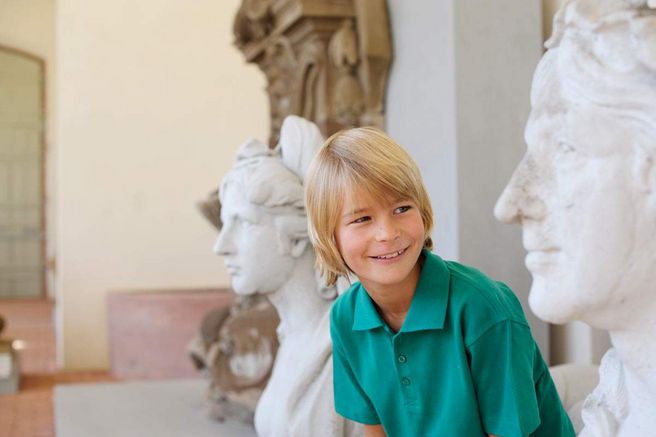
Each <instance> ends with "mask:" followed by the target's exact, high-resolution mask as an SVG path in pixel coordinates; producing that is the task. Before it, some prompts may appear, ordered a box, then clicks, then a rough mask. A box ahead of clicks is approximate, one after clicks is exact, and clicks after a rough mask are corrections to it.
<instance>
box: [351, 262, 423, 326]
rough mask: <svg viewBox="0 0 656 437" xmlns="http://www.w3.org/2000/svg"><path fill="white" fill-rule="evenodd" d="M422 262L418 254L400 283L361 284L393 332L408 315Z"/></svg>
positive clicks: (401, 324)
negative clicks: (406, 275) (391, 284)
mask: <svg viewBox="0 0 656 437" xmlns="http://www.w3.org/2000/svg"><path fill="white" fill-rule="evenodd" d="M422 264H423V263H422V257H421V256H420V257H419V259H418V260H417V263H416V264H415V267H414V268H413V269H412V272H411V273H410V274H409V275H408V279H407V280H406V281H404V283H402V284H398V285H394V286H381V285H373V286H372V285H368V284H366V283H363V284H362V285H363V286H364V288H365V289H366V290H367V294H369V297H371V300H373V301H374V303H375V305H376V309H377V310H378V314H379V315H380V317H381V318H382V319H383V320H384V321H385V323H387V325H388V326H389V327H390V328H391V329H392V331H394V332H398V331H399V330H400V329H401V326H403V322H404V321H405V318H406V316H407V315H408V310H410V305H411V304H412V298H413V297H414V295H415V289H416V288H417V283H418V282H419V275H420V273H421V266H422Z"/></svg>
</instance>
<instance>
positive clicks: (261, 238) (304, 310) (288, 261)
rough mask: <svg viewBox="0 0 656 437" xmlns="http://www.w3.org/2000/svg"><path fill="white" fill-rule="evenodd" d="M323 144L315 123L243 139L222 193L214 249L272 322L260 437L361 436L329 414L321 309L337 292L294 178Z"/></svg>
mask: <svg viewBox="0 0 656 437" xmlns="http://www.w3.org/2000/svg"><path fill="white" fill-rule="evenodd" d="M322 142H323V138H322V137H321V134H320V132H319V130H318V128H317V127H316V125H314V124H313V123H311V122H309V121H306V120H304V119H302V118H300V117H296V116H290V117H287V118H286V119H285V121H284V123H283V126H282V129H281V134H280V145H279V146H278V148H276V149H275V150H270V149H269V148H268V147H267V146H266V145H264V144H262V143H260V142H258V141H255V140H250V141H248V142H246V143H245V144H244V145H243V146H242V147H241V149H240V150H239V151H238V154H237V162H236V164H235V166H234V168H233V169H232V170H231V171H230V173H228V175H227V176H226V177H225V179H224V180H223V182H222V184H221V187H220V199H221V204H222V207H221V220H222V221H223V228H222V230H221V232H220V234H219V237H218V239H217V241H216V244H215V248H214V250H215V252H216V253H217V254H219V255H222V256H223V257H224V262H225V265H226V267H227V269H228V271H229V272H230V275H231V277H232V287H233V289H234V290H235V292H236V293H238V294H241V295H250V294H253V293H261V294H264V295H266V296H267V298H268V299H269V300H270V301H271V303H272V304H273V305H274V307H275V308H276V310H277V311H278V314H279V316H280V325H279V328H278V339H279V342H280V346H279V349H278V354H277V357H276V361H275V363H274V366H273V371H272V374H271V378H270V380H269V383H268V385H267V387H266V389H265V390H264V392H263V394H262V397H261V398H260V401H259V403H258V405H257V408H256V410H255V429H256V431H257V433H258V435H259V436H264V437H268V436H271V437H284V436H293V437H296V436H298V437H301V436H303V437H305V436H310V435H312V436H329V437H330V436H354V435H359V434H361V427H359V426H356V424H354V423H353V422H350V421H346V420H345V419H343V418H342V417H341V416H339V415H337V413H336V412H335V409H334V402H333V383H332V381H333V375H332V346H331V341H330V331H329V310H330V305H331V303H332V301H333V300H334V298H335V297H336V296H337V292H336V289H335V288H333V287H330V288H327V287H326V286H325V285H324V284H325V282H324V281H323V280H322V279H321V278H320V277H319V276H318V273H317V271H316V270H315V268H314V263H315V256H314V251H313V249H312V246H311V245H310V242H309V239H308V235H307V216H306V213H305V208H304V203H303V185H302V180H303V175H304V174H305V170H306V168H307V166H308V165H309V162H310V160H311V158H312V156H313V155H314V153H315V152H316V151H317V150H318V148H319V147H320V146H321V144H322ZM265 364H266V363H262V365H263V366H264V365H265ZM251 365H254V366H256V367H257V365H258V363H257V361H254V362H253V363H252V364H251ZM253 371H257V369H254V370H253Z"/></svg>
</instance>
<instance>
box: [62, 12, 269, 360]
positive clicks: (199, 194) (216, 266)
mask: <svg viewBox="0 0 656 437" xmlns="http://www.w3.org/2000/svg"><path fill="white" fill-rule="evenodd" d="M239 3H240V2H239V1H238V0H221V1H215V0H194V1H193V2H184V1H171V2H162V1H161V0H141V1H139V2H134V1H131V0H114V1H107V2H89V1H87V0H59V1H58V7H57V29H58V34H57V36H58V50H57V55H58V69H57V73H58V77H59V82H58V85H57V92H58V95H59V96H61V97H60V99H59V100H58V107H57V143H58V144H59V153H58V156H57V163H56V166H57V174H58V176H59V177H58V189H57V194H58V214H57V215H58V223H59V224H60V225H59V230H60V232H59V233H58V242H57V243H58V244H57V246H58V263H59V270H58V280H57V284H58V304H59V314H60V316H61V326H60V334H61V335H60V336H59V341H60V344H59V346H60V347H59V350H60V360H61V361H63V364H64V366H65V367H66V368H68V369H78V368H103V367H105V366H106V365H107V363H108V350H107V333H106V328H105V327H106V314H105V298H106V295H107V292H108V291H110V290H125V289H156V288H176V287H204V286H225V285H227V284H228V283H229V281H228V276H227V273H226V272H225V271H224V269H223V266H222V261H221V259H220V258H219V257H217V256H215V255H213V254H212V252H211V247H212V243H213V240H214V238H215V236H216V232H215V230H213V229H212V228H211V227H210V225H209V224H208V223H206V221H205V220H204V219H203V218H202V217H201V215H200V214H199V213H198V212H197V211H196V209H195V206H194V203H195V201H196V200H199V199H201V198H203V197H204V196H205V195H206V194H207V193H208V191H209V190H211V189H212V188H213V187H215V186H216V185H217V183H218V182H219V180H220V179H221V178H222V176H223V175H224V174H225V172H226V171H227V170H228V169H229V168H230V166H231V164H232V162H233V157H234V152H235V151H236V148H237V147H238V146H239V144H240V143H241V142H243V141H244V140H245V139H246V138H247V137H249V136H256V137H258V138H260V139H263V140H264V139H266V134H267V131H268V112H267V111H268V106H267V101H266V97H265V92H264V87H265V80H264V78H263V76H262V75H261V73H260V72H259V70H258V69H257V68H256V67H255V66H247V65H245V64H244V62H243V60H242V57H241V54H240V53H239V52H238V51H237V50H236V49H235V48H233V46H232V19H233V16H234V14H235V11H236V8H237V6H238V4H239Z"/></svg>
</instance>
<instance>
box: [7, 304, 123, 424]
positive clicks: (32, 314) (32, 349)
mask: <svg viewBox="0 0 656 437" xmlns="http://www.w3.org/2000/svg"><path fill="white" fill-rule="evenodd" d="M0 314H2V315H3V316H4V318H5V321H6V324H7V326H6V327H5V332H3V333H2V338H12V339H15V340H20V342H19V343H18V344H19V345H20V346H21V350H20V356H21V373H22V377H21V389H20V392H18V393H17V394H14V395H0V436H2V437H53V436H54V435H55V431H54V429H55V427H54V422H53V404H52V388H53V387H54V385H55V384H66V383H74V382H92V381H110V380H111V377H110V376H109V375H108V374H107V373H106V372H56V361H55V334H54V324H53V304H52V302H49V301H45V300H35V301H20V300H16V301H8V300H2V301H0Z"/></svg>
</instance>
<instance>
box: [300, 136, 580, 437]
mask: <svg viewBox="0 0 656 437" xmlns="http://www.w3.org/2000/svg"><path fill="white" fill-rule="evenodd" d="M305 187H306V188H305V190H306V192H305V198H306V206H307V211H308V217H309V234H310V239H311V241H312V244H313V245H314V247H315V250H316V254H317V263H318V267H319V268H320V270H321V271H322V273H323V274H324V275H325V276H326V278H327V279H328V281H329V282H330V283H334V282H335V281H336V280H337V278H339V277H340V276H347V275H349V274H350V273H352V274H355V275H356V276H357V277H358V279H359V281H358V282H356V283H354V284H353V285H352V286H351V287H350V289H349V290H348V291H347V292H345V293H344V294H343V295H342V296H340V297H339V298H338V300H337V301H336V302H335V304H334V305H333V308H332V311H331V336H332V340H333V361H334V391H335V409H336V411H337V412H338V413H339V414H341V415H343V416H344V417H347V418H349V419H352V420H354V421H356V422H360V423H363V424H365V435H368V436H379V435H388V436H467V437H474V436H487V435H497V436H504V437H511V436H517V437H519V436H527V435H531V436H549V437H555V436H556V437H557V436H573V435H574V431H573V429H572V425H571V423H570V421H569V419H568V417H567V414H566V413H565V411H564V410H563V407H562V405H561V402H560V400H559V398H558V395H557V393H556V389H555V387H554V385H553V382H552V380H551V377H550V375H549V372H548V369H547V366H546V365H545V363H544V361H543V359H542V357H541V356H540V352H539V350H538V348H537V345H536V343H535V341H534V340H533V338H532V336H531V332H530V329H529V326H528V324H527V322H526V319H525V317H524V314H523V312H522V309H521V306H520V304H519V302H518V301H517V298H516V297H515V296H514V294H513V293H512V291H511V290H510V289H509V288H508V287H507V286H506V285H505V284H502V283H500V282H496V281H493V280H491V279H489V278H487V277H486V276H485V275H483V274H482V273H481V272H479V271H478V270H476V269H473V268H471V267H467V266H464V265H462V264H458V263H456V262H452V261H444V260H442V259H441V258H440V257H438V256H437V255H434V254H433V253H431V251H430V250H431V249H432V241H431V239H430V233H431V230H432V226H433V213H432V209H431V205H430V201H429V199H428V195H427V194H426V190H425V188H424V185H423V182H422V178H421V175H420V173H419V170H418V168H417V166H416V164H415V163H414V161H413V160H412V159H411V158H410V156H409V155H408V154H407V152H405V151H404V150H403V148H401V147H400V146H399V145H398V144H396V143H395V142H394V141H393V140H392V139H391V138H389V137H388V136H387V135H385V134H384V133H383V132H381V131H379V130H377V129H374V128H357V129H350V130H346V131H342V132H339V133H337V134H335V135H333V136H332V137H330V138H329V139H328V140H327V141H326V142H325V144H324V145H323V147H322V148H321V150H320V151H319V153H318V154H317V156H316V157H315V159H314V161H313V163H312V164H311V166H310V170H309V172H308V174H307V176H306V183H305Z"/></svg>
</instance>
